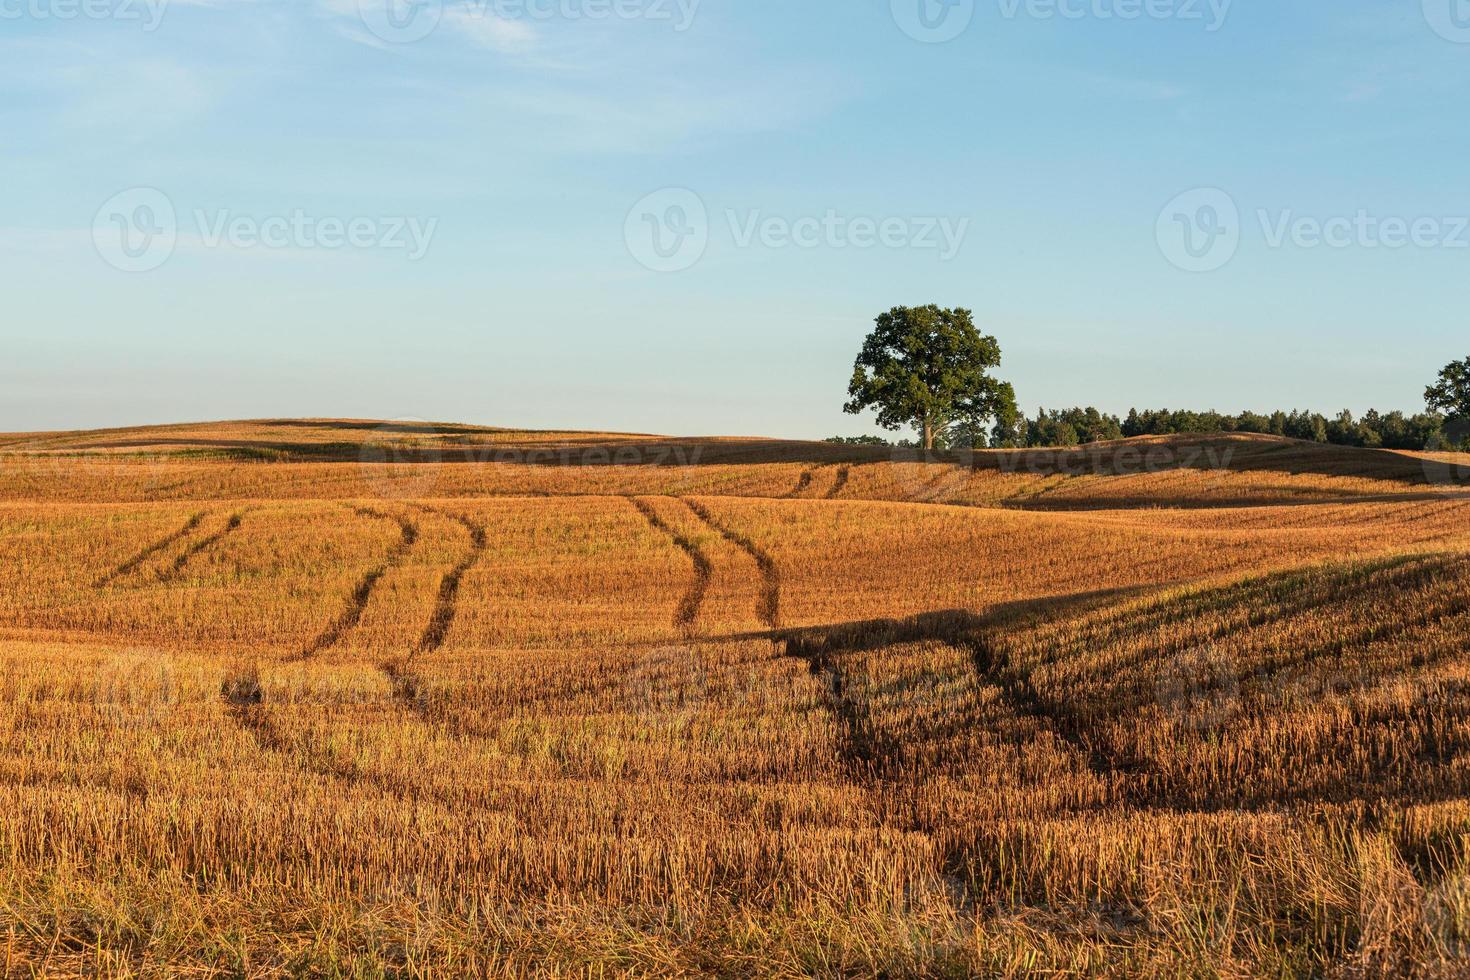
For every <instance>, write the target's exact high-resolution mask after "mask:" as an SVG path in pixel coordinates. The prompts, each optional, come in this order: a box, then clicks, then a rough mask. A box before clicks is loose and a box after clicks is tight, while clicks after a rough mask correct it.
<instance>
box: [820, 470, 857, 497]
mask: <svg viewBox="0 0 1470 980" xmlns="http://www.w3.org/2000/svg"><path fill="white" fill-rule="evenodd" d="M851 476H852V468H851V467H848V466H844V467H842V469H840V470H838V471H837V478H836V479H835V480H833V481H832V488H831V489H830V490H828V491H827V495H826V499H827V500H836V499H837V498H838V497H839V496H840V495H841V494H842V491H844V490H846V489H847V481H848V479H849V478H850V477H851Z"/></svg>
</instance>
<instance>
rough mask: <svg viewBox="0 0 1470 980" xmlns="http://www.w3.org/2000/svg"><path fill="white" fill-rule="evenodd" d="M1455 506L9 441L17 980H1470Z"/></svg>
mask: <svg viewBox="0 0 1470 980" xmlns="http://www.w3.org/2000/svg"><path fill="white" fill-rule="evenodd" d="M1461 463H1462V460H1460V459H1457V458H1455V457H1446V456H1438V457H1422V458H1421V457H1415V456H1410V455H1407V454H1398V453H1387V452H1367V451H1354V450H1340V449H1332V448H1328V447H1320V446H1310V445H1304V444H1298V443H1290V442H1285V441H1282V440H1275V439H1267V438H1250V437H1240V438H1230V439H1226V438H1219V439H1211V440H1195V441H1188V440H1183V439H1173V440H1143V441H1134V442H1130V443H1122V444H1113V445H1109V446H1102V447H1088V448H1087V449H1084V450H1081V451H1076V452H1072V453H1039V452H1037V453H995V454H980V455H978V456H975V457H970V456H957V457H952V458H943V459H938V460H934V459H920V458H918V457H917V456H916V455H915V454H912V453H904V452H896V451H888V450H881V449H877V450H874V449H864V448H851V447H837V446H827V445H812V444H803V443H776V442H768V441H760V440H704V441H700V440H665V439H659V438H656V437H649V436H614V435H598V434H587V433H525V432H511V431H501V430H489V429H477V428H472V427H466V426H427V425H421V424H414V423H402V424H391V423H390V424H384V423H373V422H349V421H313V422H302V421H284V420H280V421H263V422H252V423H233V424H219V425H208V426H204V425H201V426H174V427H162V428H153V429H140V430H117V431H111V432H92V433H67V434H36V435H26V434H16V435H10V436H0V944H3V945H4V952H3V956H4V962H5V973H6V975H12V976H29V975H49V976H67V975H77V974H86V975H89V976H130V975H145V976H196V975H197V976H210V975H224V976H285V975H322V976H364V977H370V976H431V975H432V976H463V975H480V974H509V975H518V974H526V975H531V974H535V975H567V976H574V975H597V976H603V975H669V974H719V975H727V976H750V975H808V974H817V975H854V976H862V975H871V974H875V973H876V974H884V975H890V976H904V975H929V976H967V975H974V974H986V975H1016V976H1022V975H1037V974H1041V975H1048V974H1049V975H1076V974H1082V975H1097V974H1104V975H1117V976H1138V975H1167V976H1322V975H1332V976H1399V975H1406V974H1417V975H1423V976H1456V975H1463V974H1464V973H1465V972H1467V970H1470V945H1467V944H1470V805H1467V796H1470V771H1467V766H1470V707H1467V705H1470V702H1467V691H1466V685H1467V683H1470V659H1467V655H1470V641H1467V639H1466V637H1467V635H1470V634H1467V627H1470V567H1467V564H1466V561H1465V558H1466V549H1467V548H1470V499H1466V497H1465V496H1464V494H1463V491H1462V489H1461V486H1462V483H1463V481H1462V480H1461V479H1459V478H1461V477H1463V476H1464V475H1466V472H1467V471H1465V470H1463V469H1462V467H1461Z"/></svg>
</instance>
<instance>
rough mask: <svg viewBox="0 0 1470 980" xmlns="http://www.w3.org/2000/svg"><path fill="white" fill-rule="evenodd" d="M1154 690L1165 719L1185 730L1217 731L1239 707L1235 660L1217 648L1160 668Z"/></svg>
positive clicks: (1193, 653) (1177, 658)
mask: <svg viewBox="0 0 1470 980" xmlns="http://www.w3.org/2000/svg"><path fill="white" fill-rule="evenodd" d="M1154 690H1155V694H1156V697H1157V703H1158V705H1159V708H1160V710H1162V711H1163V713H1164V716H1165V717H1166V718H1168V719H1169V720H1171V721H1173V722H1174V723H1175V724H1177V725H1178V726H1179V727H1180V728H1182V729H1186V730H1193V731H1196V732H1203V731H1211V730H1217V729H1219V728H1221V727H1223V726H1224V725H1225V724H1227V723H1228V722H1229V721H1230V720H1231V718H1233V717H1234V716H1235V714H1236V713H1237V711H1238V710H1239V708H1240V699H1241V692H1240V674H1239V671H1238V669H1237V667H1236V663H1235V658H1234V657H1232V656H1231V655H1230V654H1228V653H1226V652H1225V651H1223V650H1217V649H1214V648H1210V649H1205V650H1191V651H1189V652H1187V653H1184V654H1181V655H1180V656H1178V657H1175V658H1173V659H1172V660H1170V661H1169V662H1167V663H1165V664H1163V665H1161V668H1160V672H1159V675H1158V677H1157V679H1156V681H1155V685H1154Z"/></svg>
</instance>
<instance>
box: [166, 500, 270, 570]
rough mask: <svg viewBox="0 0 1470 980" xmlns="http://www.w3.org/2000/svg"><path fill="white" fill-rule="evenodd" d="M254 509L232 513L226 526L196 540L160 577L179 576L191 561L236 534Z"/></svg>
mask: <svg viewBox="0 0 1470 980" xmlns="http://www.w3.org/2000/svg"><path fill="white" fill-rule="evenodd" d="M252 509H253V508H248V507H247V508H246V509H245V510H237V511H235V513H233V514H231V515H230V519H229V520H228V521H226V522H225V526H224V527H222V528H220V529H219V530H218V531H216V532H214V533H213V534H211V535H210V536H209V537H207V538H204V539H202V540H200V541H196V542H195V543H194V544H193V546H191V547H190V548H189V549H188V550H187V551H185V552H184V553H183V554H182V555H179V557H178V558H175V559H174V563H173V565H172V566H171V567H170V568H169V569H168V571H166V572H164V573H163V574H162V575H160V576H159V578H160V579H163V580H167V579H173V578H178V577H179V576H180V575H182V574H183V571H184V568H185V567H186V566H187V565H188V564H189V562H191V561H193V560H194V559H195V558H197V557H198V556H199V555H201V554H203V553H204V552H206V551H208V550H209V549H210V548H213V547H214V546H215V545H217V544H219V543H220V542H221V541H223V540H224V539H225V538H227V537H229V536H230V535H231V534H234V533H235V532H236V531H238V530H240V525H241V524H242V523H244V521H245V515H246V514H248V513H250V511H251V510H252Z"/></svg>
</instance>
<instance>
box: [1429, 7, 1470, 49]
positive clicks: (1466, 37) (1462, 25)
mask: <svg viewBox="0 0 1470 980" xmlns="http://www.w3.org/2000/svg"><path fill="white" fill-rule="evenodd" d="M1424 19H1425V20H1427V21H1428V22H1429V26H1430V27H1431V28H1433V29H1434V33H1436V34H1438V35H1439V36H1440V37H1442V38H1444V39H1445V40H1446V41H1453V42H1455V43H1456V44H1470V0H1424Z"/></svg>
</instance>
